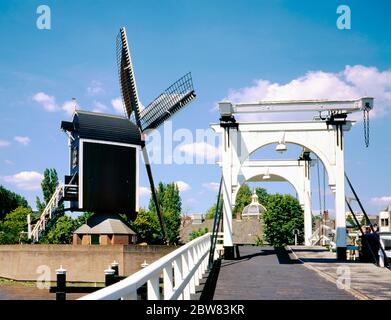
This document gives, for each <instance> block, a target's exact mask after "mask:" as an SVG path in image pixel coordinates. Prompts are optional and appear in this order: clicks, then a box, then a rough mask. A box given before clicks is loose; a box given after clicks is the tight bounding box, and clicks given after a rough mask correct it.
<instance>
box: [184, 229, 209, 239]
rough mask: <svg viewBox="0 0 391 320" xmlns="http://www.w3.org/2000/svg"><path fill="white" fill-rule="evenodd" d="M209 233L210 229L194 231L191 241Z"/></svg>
mask: <svg viewBox="0 0 391 320" xmlns="http://www.w3.org/2000/svg"><path fill="white" fill-rule="evenodd" d="M208 232H209V230H208V228H199V229H198V230H194V231H192V232H191V233H190V235H189V240H194V239H195V238H198V237H201V236H203V235H204V234H206V233H208Z"/></svg>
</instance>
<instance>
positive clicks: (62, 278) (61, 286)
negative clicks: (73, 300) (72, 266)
mask: <svg viewBox="0 0 391 320" xmlns="http://www.w3.org/2000/svg"><path fill="white" fill-rule="evenodd" d="M56 275H57V288H56V300H66V282H67V279H66V277H67V270H66V269H64V268H63V267H62V265H61V266H60V269H57V270H56Z"/></svg>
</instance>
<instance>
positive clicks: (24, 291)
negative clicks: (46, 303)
mask: <svg viewBox="0 0 391 320" xmlns="http://www.w3.org/2000/svg"><path fill="white" fill-rule="evenodd" d="M81 296H83V294H76V293H69V294H67V300H75V299H77V298H79V297H81ZM55 299H56V294H55V293H49V290H47V289H38V288H37V287H35V286H27V285H24V284H17V283H16V284H0V300H55Z"/></svg>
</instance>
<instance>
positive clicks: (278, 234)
mask: <svg viewBox="0 0 391 320" xmlns="http://www.w3.org/2000/svg"><path fill="white" fill-rule="evenodd" d="M264 222H265V230H264V232H265V239H266V241H267V242H268V243H270V244H271V245H273V246H276V247H281V246H285V245H287V244H292V243H293V242H294V235H293V233H292V231H293V229H298V230H299V232H300V235H299V237H298V241H299V243H300V242H302V241H303V230H304V214H303V209H302V208H301V206H300V203H299V201H297V199H296V198H295V197H293V196H291V195H281V194H278V193H277V194H274V195H270V196H269V200H268V204H267V210H266V212H265V213H264Z"/></svg>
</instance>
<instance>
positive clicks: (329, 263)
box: [291, 246, 391, 300]
mask: <svg viewBox="0 0 391 320" xmlns="http://www.w3.org/2000/svg"><path fill="white" fill-rule="evenodd" d="M291 249H292V250H293V252H294V253H295V256H296V257H297V258H298V259H300V261H302V262H303V263H304V265H305V266H307V267H308V268H310V269H312V270H314V271H315V272H317V273H318V274H320V275H322V276H324V277H326V278H328V279H330V280H331V281H336V279H337V277H338V276H339V274H341V271H342V272H344V273H346V272H348V274H349V276H350V290H351V291H352V292H353V293H354V294H356V295H357V294H358V297H359V298H360V299H368V300H390V299H391V271H390V270H388V269H387V268H380V267H377V266H376V265H374V264H373V263H360V262H358V261H349V262H344V263H341V262H337V261H336V260H335V253H330V252H329V251H327V250H325V249H324V248H322V247H314V248H309V247H302V246H297V247H292V248H291ZM340 267H343V268H342V269H341V268H340ZM339 268H340V270H338V269H339ZM338 271H339V272H338Z"/></svg>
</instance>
